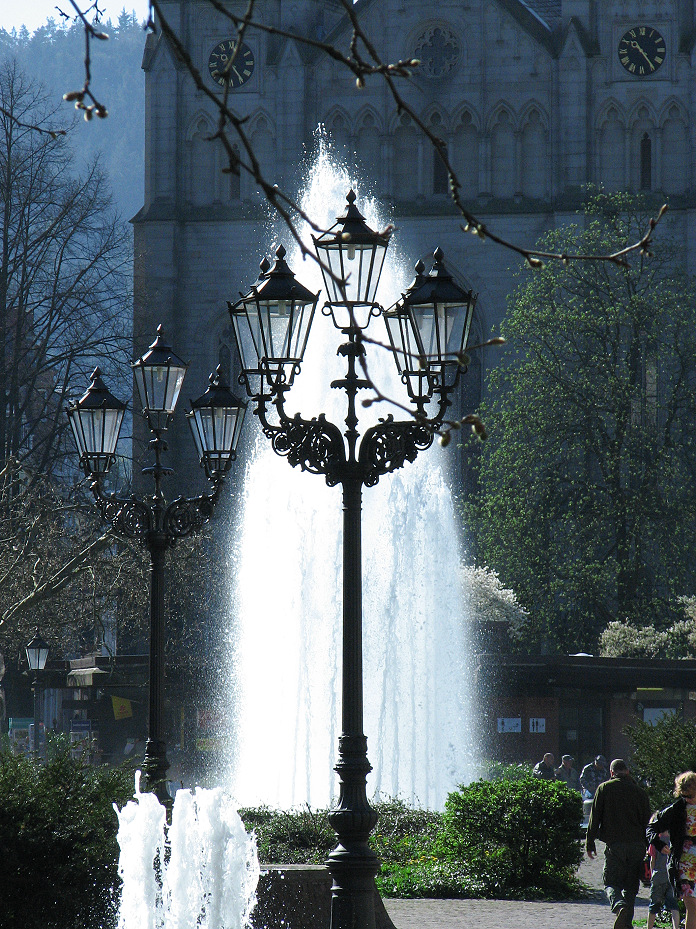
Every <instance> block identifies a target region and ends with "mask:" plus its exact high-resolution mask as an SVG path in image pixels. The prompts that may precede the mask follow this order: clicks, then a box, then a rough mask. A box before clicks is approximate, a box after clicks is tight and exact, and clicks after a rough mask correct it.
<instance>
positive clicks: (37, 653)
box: [25, 626, 48, 758]
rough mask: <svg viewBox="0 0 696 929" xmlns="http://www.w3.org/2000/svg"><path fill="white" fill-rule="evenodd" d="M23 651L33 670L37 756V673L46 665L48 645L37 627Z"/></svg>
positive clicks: (36, 753)
mask: <svg viewBox="0 0 696 929" xmlns="http://www.w3.org/2000/svg"><path fill="white" fill-rule="evenodd" d="M25 651H26V653H27V664H28V665H29V670H30V671H33V672H34V683H33V684H32V689H33V691H34V753H35V755H36V757H37V758H38V757H39V746H40V741H39V722H40V721H39V674H41V672H42V671H43V669H44V668H45V667H46V660H47V659H48V645H47V644H46V642H44V640H43V639H42V638H41V634H40V633H39V627H38V626H37V627H36V632H35V633H34V638H33V639H32V640H31V642H29V643H28V644H27V645H26V646H25Z"/></svg>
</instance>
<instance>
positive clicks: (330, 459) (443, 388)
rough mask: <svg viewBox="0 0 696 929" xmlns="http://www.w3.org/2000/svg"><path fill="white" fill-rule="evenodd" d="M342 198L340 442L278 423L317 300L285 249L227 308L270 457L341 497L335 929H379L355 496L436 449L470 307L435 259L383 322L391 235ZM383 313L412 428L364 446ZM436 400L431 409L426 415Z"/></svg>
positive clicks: (334, 431) (323, 424)
mask: <svg viewBox="0 0 696 929" xmlns="http://www.w3.org/2000/svg"><path fill="white" fill-rule="evenodd" d="M347 199H348V208H347V210H346V213H345V215H344V216H342V217H340V218H339V219H338V220H337V222H336V224H335V225H334V226H333V227H332V228H331V229H330V230H328V232H326V233H324V234H323V235H322V236H319V237H318V238H315V240H314V242H315V247H316V250H317V254H318V256H319V258H320V260H321V261H322V263H323V265H324V268H322V273H323V276H324V283H325V286H326V290H327V293H328V295H329V300H328V302H327V303H326V305H325V307H324V312H325V313H327V314H330V315H331V318H332V321H333V323H334V326H335V327H336V328H337V329H340V331H341V332H342V333H343V334H344V336H347V338H348V341H347V342H345V343H344V344H342V345H341V346H340V347H339V349H338V352H339V354H341V355H343V356H344V357H345V358H346V364H347V371H346V375H345V377H344V378H342V379H340V380H335V381H333V382H332V383H331V387H333V388H337V389H341V390H343V391H344V392H345V394H346V402H347V413H346V418H345V424H346V427H347V428H346V429H345V431H344V432H343V433H342V432H341V429H340V428H339V427H338V426H336V425H334V424H333V423H331V422H329V421H328V420H327V419H326V417H325V416H324V414H321V415H319V416H318V417H317V418H314V419H311V420H306V419H303V418H302V417H301V416H300V414H297V415H295V416H292V417H291V416H289V415H287V414H286V412H285V394H286V393H287V391H288V390H289V389H290V388H291V386H292V380H293V378H294V376H295V374H296V373H297V371H298V370H299V368H300V365H301V362H302V357H303V352H304V348H305V345H306V343H307V337H308V335H309V327H310V325H311V322H312V317H313V314H314V309H315V306H316V302H317V299H318V295H316V296H315V295H313V294H311V293H310V292H309V291H308V290H306V288H304V287H302V285H301V284H299V283H298V282H297V281H296V280H295V278H294V276H293V275H292V273H291V272H290V270H289V268H288V267H287V264H286V263H285V260H284V259H285V250H284V249H283V248H282V246H281V248H280V249H279V250H278V251H277V252H276V264H275V266H274V267H273V269H272V270H270V271H269V267H270V265H269V264H268V263H267V262H264V264H262V266H261V276H260V277H259V280H258V281H257V282H256V284H254V286H252V288H251V290H250V291H249V293H247V294H246V295H245V296H243V297H242V298H241V300H239V301H238V302H237V303H236V304H234V305H232V304H228V306H229V310H230V315H231V318H232V323H233V329H234V333H235V338H236V341H237V346H238V348H239V353H240V358H241V359H242V368H243V374H242V376H241V380H242V382H243V383H244V385H245V387H246V390H247V392H248V394H249V395H250V396H251V397H253V398H254V400H255V401H256V408H255V410H254V412H255V413H256V415H257V416H258V417H259V419H260V421H261V424H262V427H263V432H264V434H265V435H266V436H267V437H268V438H269V439H270V440H271V443H272V446H273V449H274V451H275V452H276V453H277V454H279V455H282V456H284V457H286V458H287V459H288V461H289V462H290V464H291V465H292V466H293V467H296V466H299V467H300V468H301V469H302V470H307V471H310V472H311V473H313V474H322V475H323V476H324V478H325V480H326V483H327V484H328V485H329V486H331V487H334V486H336V485H337V484H340V485H341V486H342V488H343V679H342V732H341V736H340V738H339V747H338V762H337V764H336V768H335V770H336V772H337V774H338V776H339V791H340V792H339V799H338V804H337V806H336V808H335V809H334V810H332V812H331V813H330V817H329V818H330V821H331V825H332V826H333V828H334V830H335V832H336V835H337V839H338V844H337V845H336V848H335V849H334V850H333V851H332V852H331V854H330V855H329V860H328V867H329V871H330V873H331V876H332V878H333V886H332V902H331V929H374V926H375V909H374V877H375V875H376V873H377V871H378V868H379V861H378V859H377V856H376V855H375V853H374V852H373V851H372V850H371V849H370V847H369V844H368V839H369V835H370V833H371V831H372V830H373V828H374V827H375V825H376V823H377V814H376V813H375V812H374V810H373V809H372V808H371V807H370V804H369V802H368V800H367V793H366V777H367V774H368V773H369V772H370V770H371V767H370V764H369V762H368V760H367V739H366V737H365V735H364V733H363V672H362V567H361V496H362V488H363V486H365V487H372V486H374V485H375V484H377V482H378V481H379V478H380V477H381V476H382V475H383V474H388V473H390V472H392V471H396V470H397V469H399V468H401V467H402V466H403V465H404V464H405V463H406V462H407V461H413V460H414V459H415V458H416V456H417V455H418V452H419V451H422V450H424V449H426V448H428V447H429V446H430V445H431V444H432V441H433V435H434V431H435V430H436V428H437V426H438V425H439V424H441V423H442V421H443V418H444V415H445V412H446V410H447V408H448V407H449V406H450V403H451V400H450V394H451V393H452V391H453V390H454V389H455V387H456V385H457V382H458V379H459V376H460V373H461V371H462V361H463V360H464V359H463V356H462V351H463V347H464V346H465V343H466V337H467V334H468V330H469V325H470V322H471V317H472V314H473V310H474V305H475V302H476V298H475V296H474V294H472V293H471V292H466V291H463V290H462V289H461V288H460V287H458V286H457V285H456V284H455V282H454V281H453V280H452V278H451V276H450V275H449V274H447V272H446V269H445V267H444V264H443V261H442V253H441V252H440V251H438V252H436V253H435V266H434V268H433V270H432V271H431V272H430V274H428V275H424V274H423V270H424V268H423V266H422V265H421V266H420V269H417V277H416V281H414V283H413V284H412V285H411V287H410V288H409V290H408V292H407V293H406V294H404V295H403V298H402V300H401V301H399V302H398V303H397V304H396V305H395V306H394V307H393V308H392V309H390V310H389V311H388V312H386V313H385V312H384V311H383V310H382V308H381V307H380V306H379V305H378V304H377V303H376V302H375V294H376V291H377V285H378V283H379V278H380V275H381V272H382V266H383V263H384V259H385V255H386V250H387V246H388V236H386V235H383V234H379V233H376V232H374V231H373V230H371V229H370V228H369V226H368V225H367V224H366V222H365V219H364V217H363V216H362V215H361V214H360V212H359V210H358V209H357V207H356V206H355V194H354V193H353V191H350V193H349V194H348V198H347ZM325 269H328V270H325ZM268 294H270V295H271V297H272V298H271V297H269V296H267V295H268ZM380 314H384V315H385V318H386V319H387V322H388V332H389V337H390V339H391V344H392V348H393V350H394V355H395V358H396V363H397V366H398V368H399V371H400V373H401V375H402V380H403V381H404V383H405V384H406V385H407V387H408V390H409V394H410V397H411V399H412V401H413V403H414V405H415V409H414V417H413V418H412V419H409V420H407V421H404V422H396V421H395V420H394V418H393V416H391V415H389V416H387V417H386V419H383V420H380V422H379V423H378V424H377V425H373V426H371V427H370V428H368V429H367V430H366V431H365V432H364V434H362V437H361V434H360V432H359V431H358V425H359V420H358V416H357V412H356V398H357V395H358V392H359V391H360V390H362V389H365V388H368V387H370V386H371V385H370V383H369V382H368V381H367V380H365V379H362V378H360V377H359V376H358V373H357V371H356V364H357V361H358V359H359V357H360V356H361V355H363V354H364V352H365V345H364V341H363V338H362V333H363V331H364V330H365V329H367V327H368V326H369V324H370V322H371V320H372V318H373V317H375V316H378V315H380ZM304 327H306V329H305V328H304ZM433 397H435V398H436V409H435V410H434V411H433V412H432V414H431V415H428V411H427V409H426V407H427V404H428V402H429V401H430V400H431V399H432V398H433Z"/></svg>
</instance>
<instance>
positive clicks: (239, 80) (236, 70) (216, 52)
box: [208, 39, 254, 89]
mask: <svg viewBox="0 0 696 929" xmlns="http://www.w3.org/2000/svg"><path fill="white" fill-rule="evenodd" d="M235 48H236V42H235V41H234V39H225V41H224V42H220V43H219V44H218V45H216V46H215V48H214V49H213V50H212V52H211V53H210V58H209V59H208V70H209V71H210V76H211V77H212V79H213V80H214V81H215V83H216V84H219V85H220V86H221V87H224V85H225V83H226V82H227V80H228V78H229V82H230V87H231V88H233V89H234V88H235V87H241V86H242V84H246V82H247V81H248V80H249V78H250V77H251V75H252V74H253V73H254V53H253V52H252V50H251V49H250V48H249V46H248V45H247V44H246V43H245V42H242V45H241V48H240V49H239V52H238V53H237V56H236V57H235V59H234V64H233V65H232V67H231V68H230V70H229V72H227V73H226V72H225V67H226V65H227V63H228V62H229V60H230V58H232V56H233V55H234V50H235Z"/></svg>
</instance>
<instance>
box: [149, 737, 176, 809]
mask: <svg viewBox="0 0 696 929" xmlns="http://www.w3.org/2000/svg"><path fill="white" fill-rule="evenodd" d="M168 769H169V761H168V759H167V746H166V744H165V743H164V742H163V741H161V740H155V739H148V740H147V742H146V743H145V757H144V759H143V774H144V775H145V785H144V786H145V789H146V790H147V791H148V792H149V793H153V794H154V795H155V796H156V797H157V799H158V800H159V802H160V803H161V804H162V806H164V807H166V808H167V812H168V815H171V808H172V798H171V797H170V796H169V791H168V790H167V771H168Z"/></svg>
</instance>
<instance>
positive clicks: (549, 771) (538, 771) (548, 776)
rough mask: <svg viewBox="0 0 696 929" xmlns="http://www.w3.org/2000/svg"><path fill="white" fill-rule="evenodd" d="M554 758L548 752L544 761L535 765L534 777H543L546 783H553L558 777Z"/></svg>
mask: <svg viewBox="0 0 696 929" xmlns="http://www.w3.org/2000/svg"><path fill="white" fill-rule="evenodd" d="M553 763H554V757H553V755H552V754H551V752H547V753H546V754H545V755H544V757H543V758H542V760H541V761H540V762H539V763H538V764H535V765H534V770H533V771H532V774H533V775H534V777H541V778H543V779H544V780H545V781H553V780H555V777H556V769H555V768H554V766H553Z"/></svg>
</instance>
